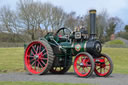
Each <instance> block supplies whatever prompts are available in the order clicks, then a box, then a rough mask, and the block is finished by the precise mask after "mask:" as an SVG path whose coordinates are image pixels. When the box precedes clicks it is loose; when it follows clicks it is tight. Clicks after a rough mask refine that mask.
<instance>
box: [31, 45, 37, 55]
mask: <svg viewBox="0 0 128 85" xmlns="http://www.w3.org/2000/svg"><path fill="white" fill-rule="evenodd" d="M32 48H33V50H34V52H35V53H36V54H37V52H36V50H35V48H34V47H33V46H32Z"/></svg>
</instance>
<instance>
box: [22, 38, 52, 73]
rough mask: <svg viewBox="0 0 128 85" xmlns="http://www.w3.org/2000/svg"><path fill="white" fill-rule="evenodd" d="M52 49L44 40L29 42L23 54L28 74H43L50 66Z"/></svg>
mask: <svg viewBox="0 0 128 85" xmlns="http://www.w3.org/2000/svg"><path fill="white" fill-rule="evenodd" d="M53 60H54V56H53V51H52V48H51V47H50V45H49V44H48V43H47V42H46V41H43V40H41V41H33V42H31V43H30V44H29V45H28V46H27V48H26V50H25V54H24V63H25V67H26V69H27V71H28V72H29V73H30V74H44V73H46V72H48V70H49V69H50V68H51V66H52V63H53Z"/></svg>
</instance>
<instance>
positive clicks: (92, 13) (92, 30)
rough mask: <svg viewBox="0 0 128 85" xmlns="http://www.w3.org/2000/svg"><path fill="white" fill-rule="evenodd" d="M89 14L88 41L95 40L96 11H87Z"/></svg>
mask: <svg viewBox="0 0 128 85" xmlns="http://www.w3.org/2000/svg"><path fill="white" fill-rule="evenodd" d="M89 13H90V37H89V39H91V40H92V39H95V38H96V27H95V25H96V10H95V9H92V10H90V11H89Z"/></svg>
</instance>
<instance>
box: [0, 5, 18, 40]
mask: <svg viewBox="0 0 128 85" xmlns="http://www.w3.org/2000/svg"><path fill="white" fill-rule="evenodd" d="M0 22H1V28H2V30H4V31H7V32H8V33H10V34H12V35H13V37H12V38H11V39H12V41H15V37H16V34H18V33H19V29H20V27H19V19H18V16H17V15H16V13H15V12H14V11H12V10H11V9H10V8H9V7H6V6H4V7H2V8H1V9H0Z"/></svg>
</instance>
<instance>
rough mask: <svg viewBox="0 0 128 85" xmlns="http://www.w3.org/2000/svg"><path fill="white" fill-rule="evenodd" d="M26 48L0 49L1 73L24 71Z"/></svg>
mask: <svg viewBox="0 0 128 85" xmlns="http://www.w3.org/2000/svg"><path fill="white" fill-rule="evenodd" d="M23 56H24V48H0V72H2V73H3V72H4V73H5V72H19V71H24V64H23Z"/></svg>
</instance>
